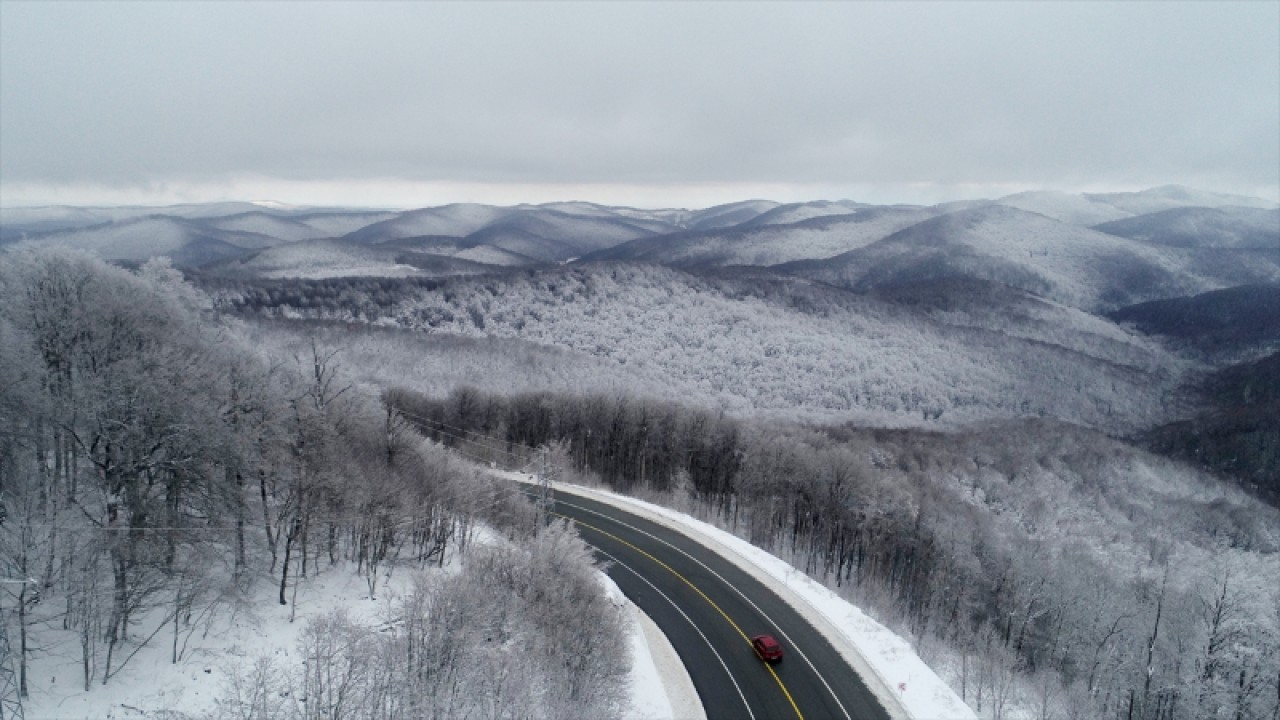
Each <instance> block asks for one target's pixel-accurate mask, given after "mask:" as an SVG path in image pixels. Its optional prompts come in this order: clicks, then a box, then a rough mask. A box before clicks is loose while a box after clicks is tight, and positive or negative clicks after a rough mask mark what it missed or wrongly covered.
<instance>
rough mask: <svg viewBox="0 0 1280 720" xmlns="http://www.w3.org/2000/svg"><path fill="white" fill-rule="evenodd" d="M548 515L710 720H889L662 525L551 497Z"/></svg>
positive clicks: (800, 621) (750, 581)
mask: <svg viewBox="0 0 1280 720" xmlns="http://www.w3.org/2000/svg"><path fill="white" fill-rule="evenodd" d="M554 512H555V514H556V515H558V516H560V517H564V518H568V519H570V520H572V521H573V522H574V524H575V525H576V526H577V529H578V532H579V534H580V535H581V537H582V538H583V539H584V540H585V541H586V542H588V543H590V544H591V545H592V546H593V547H595V548H596V553H597V555H598V557H599V558H600V559H601V560H602V561H604V562H605V563H606V569H607V572H608V574H609V577H610V578H612V579H613V581H614V582H615V583H617V585H618V587H619V588H621V589H622V591H623V592H624V593H626V595H627V597H628V598H630V599H631V601H632V602H634V603H635V604H636V605H638V606H639V607H640V609H642V610H644V612H645V613H646V614H648V615H649V617H651V618H652V619H653V621H654V622H655V623H657V625H658V627H659V628H661V630H662V632H663V633H664V634H666V636H667V638H668V639H670V641H671V644H672V646H674V647H675V649H676V652H677V653H679V655H680V659H681V660H682V661H683V662H684V665H685V667H686V668H687V669H688V671H689V675H690V677H691V678H692V680H693V684H694V687H695V688H696V689H697V691H698V695H699V696H700V697H701V698H702V704H703V707H704V709H705V710H706V713H707V717H708V718H709V719H710V720H716V719H718V718H725V719H727V720H728V719H731V720H743V719H745V718H753V719H754V720H764V719H765V718H808V719H810V720H818V719H825V718H848V719H849V720H882V719H883V720H888V718H889V714H888V713H887V712H885V710H884V708H883V707H882V706H881V705H880V703H879V702H878V701H877V700H876V698H875V697H874V696H873V695H872V694H871V691H870V690H868V689H867V686H866V685H865V684H864V683H863V681H862V679H861V678H859V677H858V676H857V675H856V674H855V673H854V671H853V670H852V669H851V668H850V667H849V665H848V663H846V662H845V661H844V659H843V658H841V657H840V654H839V653H838V652H837V651H836V650H835V648H833V647H832V646H831V644H830V643H829V642H827V640H826V638H825V637H823V636H822V635H821V634H819V633H818V631H817V630H815V629H814V628H813V626H812V625H810V624H809V623H808V622H807V621H806V620H805V619H804V618H802V617H801V616H800V615H799V613H797V612H796V611H795V610H793V609H792V608H791V607H790V606H789V605H787V604H786V603H785V602H783V601H782V599H781V598H779V597H778V596H777V595H776V594H774V593H773V592H772V591H771V590H769V589H768V588H767V587H765V586H764V585H762V584H761V583H759V582H757V581H756V580H755V579H754V578H752V577H751V576H750V575H748V574H747V573H745V572H743V571H742V570H740V569H739V568H738V567H737V566H735V565H734V564H733V563H731V562H729V561H727V560H725V559H723V558H721V557H720V556H719V555H717V554H716V553H714V552H712V551H710V550H708V549H706V548H705V547H703V546H702V545H700V544H699V543H697V542H695V541H694V540H692V539H690V538H689V537H687V536H685V535H683V534H681V533H679V532H676V531H674V530H672V529H670V528H668V527H666V526H664V525H659V524H657V523H654V522H651V521H649V520H646V519H644V518H642V517H638V516H636V515H633V514H631V513H628V512H626V511H623V510H620V509H618V508H616V507H614V506H612V505H606V504H604V503H600V502H596V501H594V500H590V499H588V498H585V497H582V496H580V495H575V494H572V493H569V492H566V491H563V490H560V489H559V488H557V489H556V491H555V509H554ZM761 633H769V634H772V635H773V636H774V637H776V638H778V640H779V641H780V642H781V643H782V645H783V648H784V650H785V653H786V654H785V657H784V659H783V661H782V662H781V663H778V664H777V665H769V664H766V663H764V662H761V661H760V660H758V659H756V656H755V654H754V653H753V652H752V650H751V643H750V639H749V638H750V636H752V635H759V634H761Z"/></svg>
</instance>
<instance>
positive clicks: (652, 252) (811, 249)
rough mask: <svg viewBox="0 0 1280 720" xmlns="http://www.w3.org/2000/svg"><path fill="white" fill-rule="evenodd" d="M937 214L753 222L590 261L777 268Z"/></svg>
mask: <svg viewBox="0 0 1280 720" xmlns="http://www.w3.org/2000/svg"><path fill="white" fill-rule="evenodd" d="M936 214H937V212H936V211H934V210H931V209H928V208H890V207H876V208H867V209H863V210H858V211H857V212H856V213H855V212H853V211H849V212H847V213H841V214H835V215H828V216H820V217H815V218H812V219H809V220H804V221H800V222H796V223H791V224H771V223H767V224H764V225H762V226H754V224H753V223H748V225H749V226H747V227H740V226H735V227H731V228H728V229H719V230H708V231H701V232H690V233H681V234H674V235H665V236H659V237H654V238H645V239H641V240H635V241H632V242H630V243H627V244H625V245H619V246H618V247H615V248H612V249H610V250H605V251H603V252H599V253H596V254H594V255H591V256H588V258H587V259H593V260H640V261H644V262H653V263H661V264H663V265H671V266H674V267H719V266H727V265H758V266H770V265H778V264H782V263H786V262H791V261H796V260H807V259H814V258H829V257H833V256H836V255H840V254H841V253H845V252H848V251H850V250H853V249H856V248H860V247H864V246H866V245H869V244H871V243H873V242H876V241H877V240H880V239H882V238H884V237H887V236H888V235H890V234H892V233H894V232H896V231H898V230H901V229H902V228H905V227H910V226H911V225H914V224H916V223H918V222H921V221H923V220H926V219H928V218H931V217H934V216H935V215H936Z"/></svg>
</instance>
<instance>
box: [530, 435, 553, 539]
mask: <svg viewBox="0 0 1280 720" xmlns="http://www.w3.org/2000/svg"><path fill="white" fill-rule="evenodd" d="M549 454H550V453H549V452H548V450H547V448H545V447H543V448H542V470H541V472H540V473H538V495H537V499H536V500H535V501H534V505H535V506H536V507H537V508H538V511H539V512H540V513H541V515H542V524H543V525H546V524H547V523H548V522H549V521H550V519H551V510H552V508H554V507H555V505H556V498H555V495H554V494H552V490H551V468H550V466H549V464H548V462H547V456H548V455H549Z"/></svg>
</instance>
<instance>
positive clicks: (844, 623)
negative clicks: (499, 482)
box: [505, 473, 977, 720]
mask: <svg viewBox="0 0 1280 720" xmlns="http://www.w3.org/2000/svg"><path fill="white" fill-rule="evenodd" d="M505 476H507V477H512V478H514V479H516V480H520V481H524V482H528V481H529V480H528V478H527V477H525V476H523V475H519V474H516V473H510V474H506V475H505ZM564 487H565V488H566V489H569V490H571V491H572V492H576V493H581V494H583V495H586V496H589V497H591V498H594V499H597V500H600V501H602V502H607V503H610V504H613V505H618V506H622V507H623V508H624V509H626V510H628V511H631V512H634V513H636V514H637V515H640V516H642V517H645V518H647V519H650V520H653V521H654V522H658V523H661V524H663V525H666V526H668V527H673V528H675V529H677V530H680V531H681V532H683V533H685V534H687V535H689V536H691V537H694V538H696V539H698V540H699V541H700V542H702V543H703V544H705V545H706V546H707V547H709V548H711V549H712V550H715V551H716V552H717V553H719V554H720V555H722V556H723V557H725V558H727V559H728V560H730V561H731V562H733V563H734V564H736V565H738V566H739V567H741V568H742V569H743V570H744V571H746V572H748V573H750V574H751V575H752V576H753V577H755V578H756V579H757V580H759V581H761V582H763V583H764V584H765V585H767V586H769V587H770V588H771V589H772V590H773V591H774V592H776V593H777V594H778V596H779V597H781V598H783V600H785V601H786V602H787V603H788V604H790V605H791V606H792V607H794V608H795V609H796V610H797V611H799V612H800V613H801V615H803V616H804V617H805V619H807V620H808V621H809V622H810V623H812V624H813V626H814V627H815V628H817V629H818V630H819V631H820V632H822V633H823V634H824V635H826V637H827V639H828V640H830V641H831V644H832V645H834V646H835V647H836V649H837V650H838V651H839V652H840V654H841V655H842V656H843V657H844V658H845V659H846V660H848V661H849V663H850V665H851V666H852V667H853V668H854V670H856V671H857V672H858V674H859V675H860V676H861V677H863V678H864V679H865V680H866V681H867V685H868V687H870V689H871V691H872V692H873V693H874V694H875V695H876V697H878V698H879V699H880V701H881V703H882V704H883V705H884V706H885V707H886V709H887V710H888V711H889V714H890V715H891V716H893V717H895V718H909V719H912V720H976V718H977V716H976V715H975V714H974V712H973V710H971V709H970V708H969V707H968V706H967V705H965V704H964V701H962V700H961V699H960V697H959V696H958V695H956V693H955V692H954V691H953V690H952V689H951V688H950V687H948V686H947V684H946V683H945V682H943V681H942V679H941V678H939V677H938V675H937V674H936V673H935V672H934V671H933V670H932V669H930V668H929V666H928V665H926V664H925V663H924V661H923V660H921V659H920V657H919V656H918V655H916V653H915V651H914V650H913V649H912V648H911V644H910V643H908V642H907V641H906V640H905V639H903V638H901V637H899V636H898V635H895V634H894V633H893V632H891V631H890V630H889V629H888V628H886V627H884V626H883V625H881V624H880V623H877V622H876V621H874V620H872V619H871V618H870V617H867V615H866V614H864V613H863V612H862V611H861V610H859V609H858V608H857V607H855V606H853V605H851V604H850V603H849V602H848V601H846V600H844V599H843V598H840V597H839V596H838V595H836V594H835V593H834V592H832V591H831V590H830V589H829V588H827V587H825V586H823V585H822V584H820V583H818V582H817V581H815V580H813V579H811V578H809V577H808V576H807V575H805V574H804V573H802V572H800V571H799V570H796V569H795V568H793V567H791V566H790V565H788V564H787V563H785V562H783V561H782V560H779V559H778V558H776V557H774V556H772V555H770V554H769V553H767V552H765V551H763V550H761V549H760V548H757V547H755V546H754V545H752V544H750V543H748V542H747V541H745V540H742V539H740V538H738V537H735V536H734V535H732V534H730V533H728V532H725V531H724V530H721V529H719V528H717V527H715V526H713V525H709V524H707V523H705V522H702V521H700V520H697V519H694V518H691V517H689V516H688V515H685V514H684V513H679V512H676V511H674V510H669V509H667V508H664V507H660V506H658V505H654V504H652V503H648V502H644V501H642V500H636V499H634V498H630V497H626V496H624V495H618V494H616V493H612V492H608V491H604V490H597V489H594V488H588V487H582V486H579V485H565V486H564Z"/></svg>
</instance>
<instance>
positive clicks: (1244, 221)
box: [1093, 207, 1280, 253]
mask: <svg viewBox="0 0 1280 720" xmlns="http://www.w3.org/2000/svg"><path fill="white" fill-rule="evenodd" d="M1093 229H1095V230H1100V231H1102V232H1105V233H1109V234H1111V235H1119V236H1120V237H1127V238H1132V239H1134V240H1142V241H1145V242H1149V243H1153V244H1156V245H1167V246H1169V247H1186V248H1221V249H1235V250H1239V249H1257V250H1273V251H1275V252H1277V253H1280V209H1273V210H1260V209H1257V208H1244V207H1225V208H1175V209H1172V210H1161V211H1160V212H1155V213H1151V214H1148V215H1139V216H1137V217H1132V218H1126V219H1124V220H1114V221H1112V222H1108V223H1102V224H1100V225H1095V226H1094V228H1093Z"/></svg>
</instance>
